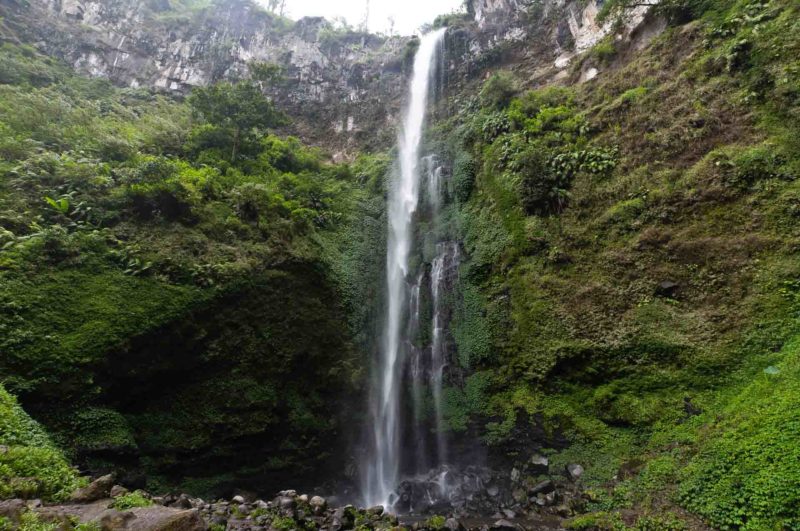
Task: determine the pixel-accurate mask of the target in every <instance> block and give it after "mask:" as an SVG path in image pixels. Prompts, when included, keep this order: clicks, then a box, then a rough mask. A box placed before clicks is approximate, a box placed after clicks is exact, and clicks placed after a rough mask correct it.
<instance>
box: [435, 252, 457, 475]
mask: <svg viewBox="0 0 800 531" xmlns="http://www.w3.org/2000/svg"><path fill="white" fill-rule="evenodd" d="M436 250H437V255H436V258H435V259H434V260H433V266H432V271H431V294H432V295H433V323H432V325H431V328H432V335H433V338H432V343H431V364H430V366H431V374H430V383H431V389H432V393H433V408H434V412H435V416H436V419H435V420H436V445H437V450H438V458H439V463H446V462H447V445H446V441H445V435H444V419H443V416H442V382H443V376H444V368H445V366H446V365H447V352H446V350H445V344H444V333H445V326H446V324H447V323H446V320H445V312H446V309H447V305H446V304H445V301H444V300H443V295H444V293H445V290H446V289H447V287H448V281H449V280H450V279H451V278H452V277H453V274H454V272H456V271H457V270H458V264H459V252H458V244H456V243H453V242H446V243H440V244H438V245H437V246H436ZM442 488H444V486H443V487H442Z"/></svg>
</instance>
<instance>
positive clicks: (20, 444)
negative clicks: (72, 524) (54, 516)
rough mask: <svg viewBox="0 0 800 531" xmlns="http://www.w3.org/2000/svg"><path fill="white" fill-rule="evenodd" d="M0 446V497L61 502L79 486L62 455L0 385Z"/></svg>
mask: <svg viewBox="0 0 800 531" xmlns="http://www.w3.org/2000/svg"><path fill="white" fill-rule="evenodd" d="M0 445H2V446H5V447H6V449H5V450H4V451H0V498H13V497H29V498H32V497H42V498H45V499H50V500H62V499H65V498H67V497H68V496H69V495H70V494H71V493H72V492H73V491H74V490H75V489H76V488H78V487H79V486H80V480H79V479H78V476H77V474H76V473H75V471H74V470H73V469H72V467H70V465H69V464H68V463H67V461H66V459H65V458H64V456H63V454H62V453H61V452H60V451H59V450H58V449H57V448H55V446H53V444H52V442H51V441H50V439H49V438H48V437H47V435H46V434H45V433H44V431H43V430H42V428H41V427H40V426H39V425H38V424H37V423H36V422H35V421H34V420H33V419H31V418H30V417H29V416H28V415H27V414H26V413H25V412H24V411H23V410H22V408H21V407H19V405H18V404H17V401H16V399H15V398H14V397H13V396H11V395H10V394H9V393H8V392H7V391H6V390H5V389H4V388H3V387H2V386H0Z"/></svg>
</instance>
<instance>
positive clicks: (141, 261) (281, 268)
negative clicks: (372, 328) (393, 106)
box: [0, 44, 385, 493]
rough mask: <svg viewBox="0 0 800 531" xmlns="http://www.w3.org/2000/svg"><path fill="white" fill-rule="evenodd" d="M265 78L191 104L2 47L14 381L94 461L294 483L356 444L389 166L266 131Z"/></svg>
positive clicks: (2, 331) (274, 118) (6, 331)
mask: <svg viewBox="0 0 800 531" xmlns="http://www.w3.org/2000/svg"><path fill="white" fill-rule="evenodd" d="M254 71H255V72H256V73H257V74H258V75H259V76H260V77H259V78H258V79H257V80H247V81H241V82H238V83H235V84H226V83H224V84H220V85H216V86H212V87H209V88H208V89H203V90H198V91H195V93H194V94H193V95H192V97H191V98H190V99H189V100H188V101H178V100H175V99H170V98H168V97H165V96H159V95H155V94H154V93H151V92H148V91H144V90H141V91H134V90H120V89H116V88H113V87H112V86H111V85H109V84H108V83H107V82H104V81H101V80H87V79H83V78H80V77H77V76H75V75H73V74H71V73H70V72H69V71H68V69H67V68H65V67H64V66H61V65H59V64H58V63H57V62H55V61H52V60H50V59H48V58H46V57H43V56H41V55H39V54H38V53H37V52H35V51H34V50H33V49H32V48H27V47H24V46H15V45H11V44H5V45H3V47H2V48H1V49H0V72H2V77H0V175H2V177H0V245H2V251H0V351H1V352H2V353H3V355H2V357H0V381H2V382H3V383H4V384H5V386H6V387H7V388H8V390H9V391H11V392H13V393H15V394H17V395H19V396H20V398H21V399H22V400H23V402H24V404H25V406H26V408H28V410H29V411H30V412H32V413H33V414H35V416H37V417H38V418H39V419H41V420H43V421H44V422H46V424H47V425H48V426H49V427H50V428H51V429H53V430H54V432H55V435H56V437H57V439H58V440H59V441H60V442H62V443H63V444H64V446H65V447H66V448H67V449H68V450H69V452H70V453H71V455H72V457H74V458H76V459H77V460H78V462H80V463H82V464H84V465H87V466H89V468H90V470H93V471H102V470H107V469H109V468H121V469H122V470H124V471H127V473H128V474H129V476H130V477H129V478H128V479H129V480H130V481H133V483H140V482H141V481H142V478H144V477H145V475H144V474H146V478H147V480H148V481H149V482H150V483H151V484H153V485H155V486H160V487H164V488H166V487H168V486H169V485H174V484H176V483H181V482H183V483H191V485H190V486H192V487H193V489H194V491H195V492H198V493H200V492H205V491H207V490H210V489H215V488H216V489H220V488H232V487H233V482H234V480H235V483H236V486H237V487H240V488H241V487H242V486H246V485H252V486H263V485H264V484H268V486H269V488H278V487H280V486H282V485H279V484H278V483H279V482H280V481H281V478H283V477H291V478H298V477H299V478H302V476H303V474H304V473H305V472H307V471H309V470H311V468H312V467H318V466H320V465H324V463H325V462H326V458H327V457H328V456H329V455H330V454H331V452H332V451H333V450H334V449H335V448H337V447H338V446H337V445H339V444H345V443H347V442H348V436H349V433H348V432H349V431H351V430H343V429H342V426H343V425H347V423H349V422H351V419H350V418H349V417H348V414H347V413H342V411H346V410H347V408H343V407H342V404H345V403H347V402H348V401H349V400H351V399H352V398H353V397H354V396H358V394H359V393H360V390H361V383H362V379H363V375H364V371H363V368H362V366H363V358H362V356H361V352H362V350H361V349H362V348H363V347H364V346H365V345H366V339H365V337H364V336H363V335H361V336H359V335H358V334H363V331H364V330H366V329H367V326H366V325H365V323H367V322H369V321H370V320H371V318H370V312H371V311H372V309H371V306H370V305H365V304H363V301H364V300H365V299H367V300H376V299H377V298H378V297H377V296H376V295H375V294H374V293H372V291H373V290H376V289H380V288H379V286H380V283H379V281H378V280H377V278H378V275H379V274H380V273H379V272H380V268H381V261H380V257H378V256H375V255H374V253H372V249H373V248H374V247H376V246H380V245H381V243H380V242H381V241H382V239H383V233H384V231H383V222H382V221H381V219H382V208H381V205H382V196H381V190H382V188H383V180H382V177H383V173H385V171H384V167H385V163H384V162H382V161H381V160H380V159H374V158H364V159H363V160H362V162H360V163H359V164H357V165H354V166H346V165H338V166H337V165H331V164H328V163H327V162H325V161H324V157H323V156H322V154H320V153H318V152H317V151H315V150H313V149H309V148H307V147H304V146H303V145H302V144H301V143H300V142H299V141H298V140H297V139H293V138H279V137H277V136H275V135H273V134H271V133H270V132H269V131H270V130H271V129H272V128H273V127H275V126H278V125H280V124H282V123H284V122H285V117H283V116H282V115H281V113H280V111H278V110H276V109H275V108H274V107H273V105H272V104H271V103H270V102H269V101H268V100H266V99H264V98H263V96H261V91H260V86H259V85H260V84H262V83H267V82H271V81H272V80H273V79H275V76H276V75H278V73H277V72H276V71H275V69H274V68H271V67H269V66H268V65H264V67H263V68H256V69H254ZM373 277H375V278H376V280H375V281H374V282H364V280H365V279H371V278H373Z"/></svg>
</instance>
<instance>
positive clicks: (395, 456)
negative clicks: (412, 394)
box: [364, 29, 446, 505]
mask: <svg viewBox="0 0 800 531" xmlns="http://www.w3.org/2000/svg"><path fill="white" fill-rule="evenodd" d="M445 31H446V30H445V29H441V30H438V31H435V32H432V33H429V34H427V35H425V36H424V37H423V38H422V41H421V42H420V46H419V50H418V51H417V55H416V57H415V59H414V72H413V76H412V79H411V85H410V94H409V102H408V108H407V109H406V113H405V116H404V117H403V129H402V131H401V133H400V135H399V139H398V144H399V146H398V147H399V151H400V153H399V167H400V172H399V176H398V177H399V179H396V180H395V182H393V183H392V186H391V187H390V190H389V204H388V217H389V238H388V242H387V243H388V245H387V253H386V277H387V278H386V280H387V304H386V324H385V329H384V334H383V345H382V348H381V356H380V362H379V364H378V371H379V374H378V375H377V377H378V385H377V389H376V391H377V393H376V395H377V396H374V397H373V406H372V407H373V415H374V418H373V419H372V420H373V435H374V437H373V441H372V443H373V445H374V446H373V449H372V455H371V456H370V458H371V460H372V462H371V463H369V465H368V468H367V474H366V475H367V477H366V478H365V479H366V481H365V484H364V498H365V502H366V503H367V504H368V505H375V504H382V505H388V504H389V502H390V499H389V498H390V496H391V494H392V491H393V490H394V488H395V487H396V486H397V483H398V479H399V476H400V460H401V447H400V446H401V443H400V439H401V426H400V423H401V421H400V404H399V402H400V386H401V380H402V370H401V366H400V365H401V364H400V363H399V362H400V361H401V360H400V356H401V354H402V348H401V346H402V338H401V332H402V330H403V315H404V313H405V311H404V309H405V307H406V303H407V297H408V294H407V290H408V283H407V276H408V273H409V271H408V257H409V252H410V250H411V240H412V226H411V224H412V218H413V215H414V212H415V211H416V210H417V205H418V203H419V181H420V168H419V165H420V145H421V142H422V133H423V129H424V126H425V115H426V111H427V107H428V95H429V93H430V89H431V86H430V85H431V78H432V75H433V73H434V71H435V69H436V60H437V58H438V56H437V54H436V52H437V50H438V49H439V46H440V44H441V41H442V38H443V37H444V34H445Z"/></svg>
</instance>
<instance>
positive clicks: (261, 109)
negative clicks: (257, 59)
mask: <svg viewBox="0 0 800 531" xmlns="http://www.w3.org/2000/svg"><path fill="white" fill-rule="evenodd" d="M189 104H190V105H191V107H192V111H193V112H194V114H195V116H196V117H198V118H201V119H203V120H204V121H205V122H207V123H208V124H210V125H212V126H214V127H215V128H216V129H217V130H218V131H219V132H221V133H223V134H222V135H220V136H221V137H223V138H224V139H226V140H225V141H226V142H228V143H229V146H228V148H229V149H230V153H231V162H235V161H236V157H237V155H238V153H239V148H240V147H241V145H242V142H245V141H249V140H251V139H252V138H253V137H254V136H256V135H257V134H258V132H259V131H266V130H268V129H270V128H273V127H277V126H279V125H282V124H284V123H285V122H286V118H285V116H284V115H283V114H282V113H281V112H280V111H278V110H277V109H275V105H274V104H273V103H272V101H270V100H269V99H267V98H266V97H265V96H264V94H263V93H262V91H261V87H260V85H259V83H257V82H255V81H240V82H238V83H217V84H215V85H211V86H208V87H200V88H196V89H194V90H193V91H192V94H191V95H190V96H189Z"/></svg>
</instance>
